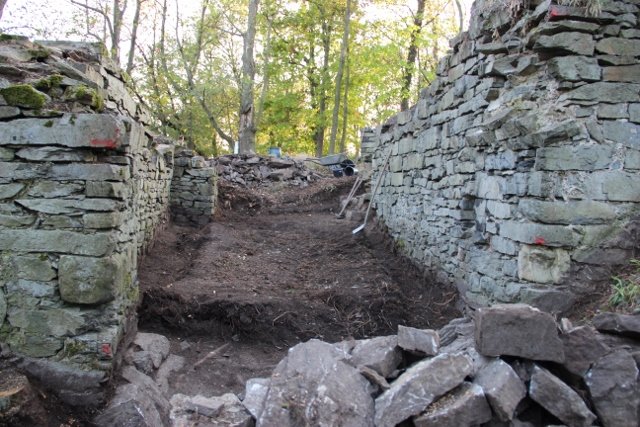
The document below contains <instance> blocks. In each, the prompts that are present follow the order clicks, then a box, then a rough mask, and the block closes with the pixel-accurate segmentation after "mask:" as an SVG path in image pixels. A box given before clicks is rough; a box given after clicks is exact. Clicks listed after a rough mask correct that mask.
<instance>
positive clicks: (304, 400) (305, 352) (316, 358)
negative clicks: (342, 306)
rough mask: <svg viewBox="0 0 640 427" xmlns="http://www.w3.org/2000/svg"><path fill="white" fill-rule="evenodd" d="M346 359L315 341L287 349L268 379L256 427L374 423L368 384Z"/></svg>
mask: <svg viewBox="0 0 640 427" xmlns="http://www.w3.org/2000/svg"><path fill="white" fill-rule="evenodd" d="M348 357H349V356H348V354H346V353H345V352H343V351H341V350H339V349H338V348H336V347H335V346H333V345H331V344H327V343H323V342H321V341H317V340H311V341H308V342H306V343H302V344H298V345H296V346H295V347H293V348H292V349H290V350H289V354H288V355H287V357H286V358H285V359H283V360H282V361H281V362H280V363H279V364H278V366H277V367H276V369H275V370H274V372H273V375H272V376H271V386H270V388H269V392H268V393H267V397H266V399H265V403H264V409H263V411H262V413H261V414H260V418H258V420H257V426H258V427H260V426H274V425H277V426H282V427H286V426H292V427H293V426H298V425H301V424H302V425H304V424H308V425H336V424H341V425H344V426H363V427H364V426H371V425H373V410H374V408H373V399H372V398H371V396H370V395H369V383H368V382H367V380H366V379H364V378H363V377H362V376H361V375H360V374H359V372H358V371H357V370H356V369H355V368H354V367H352V366H350V365H348V364H347V363H345V362H344V360H345V359H347V358H348Z"/></svg>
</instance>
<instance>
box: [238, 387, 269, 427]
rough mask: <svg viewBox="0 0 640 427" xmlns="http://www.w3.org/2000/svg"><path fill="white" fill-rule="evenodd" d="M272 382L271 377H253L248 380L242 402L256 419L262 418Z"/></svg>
mask: <svg viewBox="0 0 640 427" xmlns="http://www.w3.org/2000/svg"><path fill="white" fill-rule="evenodd" d="M270 383H271V381H270V380H269V378H251V379H250V380H247V383H246V386H245V391H244V400H243V401H242V404H243V405H244V407H245V408H247V411H249V413H250V414H251V415H253V417H254V418H255V419H258V418H260V414H261V413H262V408H263V406H264V399H265V397H267V392H268V391H269V384H270Z"/></svg>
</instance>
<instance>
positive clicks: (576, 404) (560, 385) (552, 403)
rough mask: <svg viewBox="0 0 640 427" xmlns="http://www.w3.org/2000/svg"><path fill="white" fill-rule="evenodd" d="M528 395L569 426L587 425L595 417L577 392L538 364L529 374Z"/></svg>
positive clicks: (590, 423)
mask: <svg viewBox="0 0 640 427" xmlns="http://www.w3.org/2000/svg"><path fill="white" fill-rule="evenodd" d="M529 396H531V399H533V400H534V401H536V402H537V403H538V404H540V406H542V407H543V408H545V409H546V410H547V411H549V412H550V413H551V414H553V415H554V416H555V417H556V418H558V419H559V420H560V421H562V422H563V423H565V424H566V425H569V426H585V427H587V426H590V425H592V424H593V422H594V421H595V420H596V418H597V417H596V416H595V415H594V414H593V413H592V412H591V411H590V410H589V408H588V407H587V405H586V404H585V403H584V401H583V400H582V398H581V397H580V396H579V395H578V393H576V392H575V391H573V389H571V387H569V386H568V385H566V384H565V383H564V382H562V381H561V380H560V379H559V378H558V377H556V376H554V375H552V374H551V373H550V372H549V371H547V370H546V369H544V368H541V367H540V366H538V365H534V368H533V373H532V374H531V383H530V384H529Z"/></svg>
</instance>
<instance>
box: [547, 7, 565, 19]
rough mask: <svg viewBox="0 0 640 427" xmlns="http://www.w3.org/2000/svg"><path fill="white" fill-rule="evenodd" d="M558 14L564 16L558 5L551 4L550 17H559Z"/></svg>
mask: <svg viewBox="0 0 640 427" xmlns="http://www.w3.org/2000/svg"><path fill="white" fill-rule="evenodd" d="M558 16H562V12H561V11H560V9H559V8H558V7H556V6H551V7H550V8H549V17H550V18H557V17H558Z"/></svg>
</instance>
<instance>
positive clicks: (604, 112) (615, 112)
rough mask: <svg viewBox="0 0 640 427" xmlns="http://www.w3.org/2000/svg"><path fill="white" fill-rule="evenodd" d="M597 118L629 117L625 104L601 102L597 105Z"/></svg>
mask: <svg viewBox="0 0 640 427" xmlns="http://www.w3.org/2000/svg"><path fill="white" fill-rule="evenodd" d="M597 116H598V118H599V119H626V118H628V117H629V113H628V112H627V104H602V105H599V106H598V111H597Z"/></svg>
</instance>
